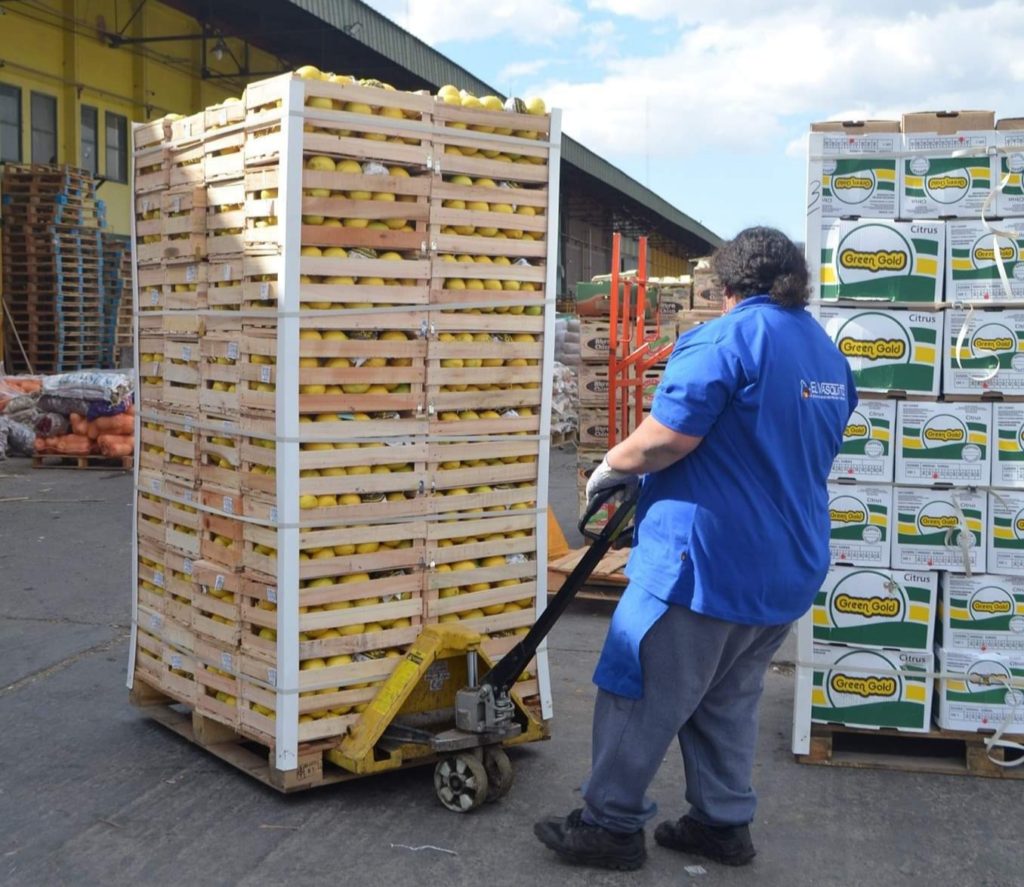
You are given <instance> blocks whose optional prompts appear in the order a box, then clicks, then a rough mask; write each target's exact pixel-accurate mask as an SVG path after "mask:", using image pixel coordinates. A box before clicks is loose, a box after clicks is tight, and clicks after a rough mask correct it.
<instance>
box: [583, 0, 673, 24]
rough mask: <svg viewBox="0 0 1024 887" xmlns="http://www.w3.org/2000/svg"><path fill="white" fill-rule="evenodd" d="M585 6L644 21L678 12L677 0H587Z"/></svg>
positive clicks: (670, 15)
mask: <svg viewBox="0 0 1024 887" xmlns="http://www.w3.org/2000/svg"><path fill="white" fill-rule="evenodd" d="M587 8H588V9H591V10H595V11H598V12H610V13H612V14H613V15H622V16H631V17H633V18H639V19H643V20H644V21H655V20H657V19H661V18H675V17H676V16H678V15H679V14H680V12H679V0H587Z"/></svg>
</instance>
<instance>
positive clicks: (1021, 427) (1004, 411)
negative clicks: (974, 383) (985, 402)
mask: <svg viewBox="0 0 1024 887" xmlns="http://www.w3.org/2000/svg"><path fill="white" fill-rule="evenodd" d="M992 439H993V441H994V446H993V447H992V486H994V487H1024V404H1019V403H997V404H993V408H992Z"/></svg>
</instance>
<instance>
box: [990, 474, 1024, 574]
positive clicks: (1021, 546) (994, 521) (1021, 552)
mask: <svg viewBox="0 0 1024 887" xmlns="http://www.w3.org/2000/svg"><path fill="white" fill-rule="evenodd" d="M988 515H989V531H988V570H989V572H991V573H995V574H997V575H1003V576H1024V491H1022V490H993V491H992V492H990V493H989V494H988Z"/></svg>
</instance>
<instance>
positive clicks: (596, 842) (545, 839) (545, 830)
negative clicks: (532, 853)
mask: <svg viewBox="0 0 1024 887" xmlns="http://www.w3.org/2000/svg"><path fill="white" fill-rule="evenodd" d="M582 817H583V810H582V809H580V810H573V811H572V813H570V814H569V815H568V816H551V817H548V818H547V819H544V820H542V821H541V822H537V823H534V826H533V833H534V834H535V835H536V836H537V837H538V838H539V839H540V842H541V843H542V844H543V845H544V846H545V847H550V848H551V849H552V850H554V851H555V853H557V854H558V855H559V856H560V857H561V858H562V859H564V860H565V861H566V862H571V863H573V864H574V865H593V866H598V867H600V868H606V869H617V870H619V871H627V872H631V871H634V870H635V869H638V868H640V866H642V865H643V864H644V860H645V859H647V848H646V847H645V846H644V833H643V829H641V830H640V831H638V832H632V833H630V834H626V833H622V832H610V831H608V829H604V828H601V827H600V826H597V825H588V824H587V823H585V822H584V821H583V818H582Z"/></svg>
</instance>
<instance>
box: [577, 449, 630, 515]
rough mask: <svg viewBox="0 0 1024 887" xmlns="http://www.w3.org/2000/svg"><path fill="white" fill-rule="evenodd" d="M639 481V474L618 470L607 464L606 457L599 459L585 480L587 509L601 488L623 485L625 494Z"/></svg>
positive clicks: (606, 488)
mask: <svg viewBox="0 0 1024 887" xmlns="http://www.w3.org/2000/svg"><path fill="white" fill-rule="evenodd" d="M639 483H640V475H638V474H630V473H629V472H628V471H619V470H618V469H617V468H612V467H611V465H609V464H608V457H607V456H605V457H604V459H602V460H601V464H600V465H598V466H597V468H595V469H594V473H593V474H591V475H590V480H588V481H587V508H588V509H589V508H590V507H591V506H592V505H593V504H594V500H595V499H596V498H597V496H598V495H599V494H600V493H601V491H602V490H608V489H611V488H612V487H625V488H626V490H625V492H626V494H627V495H628V494H629V493H631V492H632V491H633V490H634V489H635V488H636V487H637V486H638V485H639Z"/></svg>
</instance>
